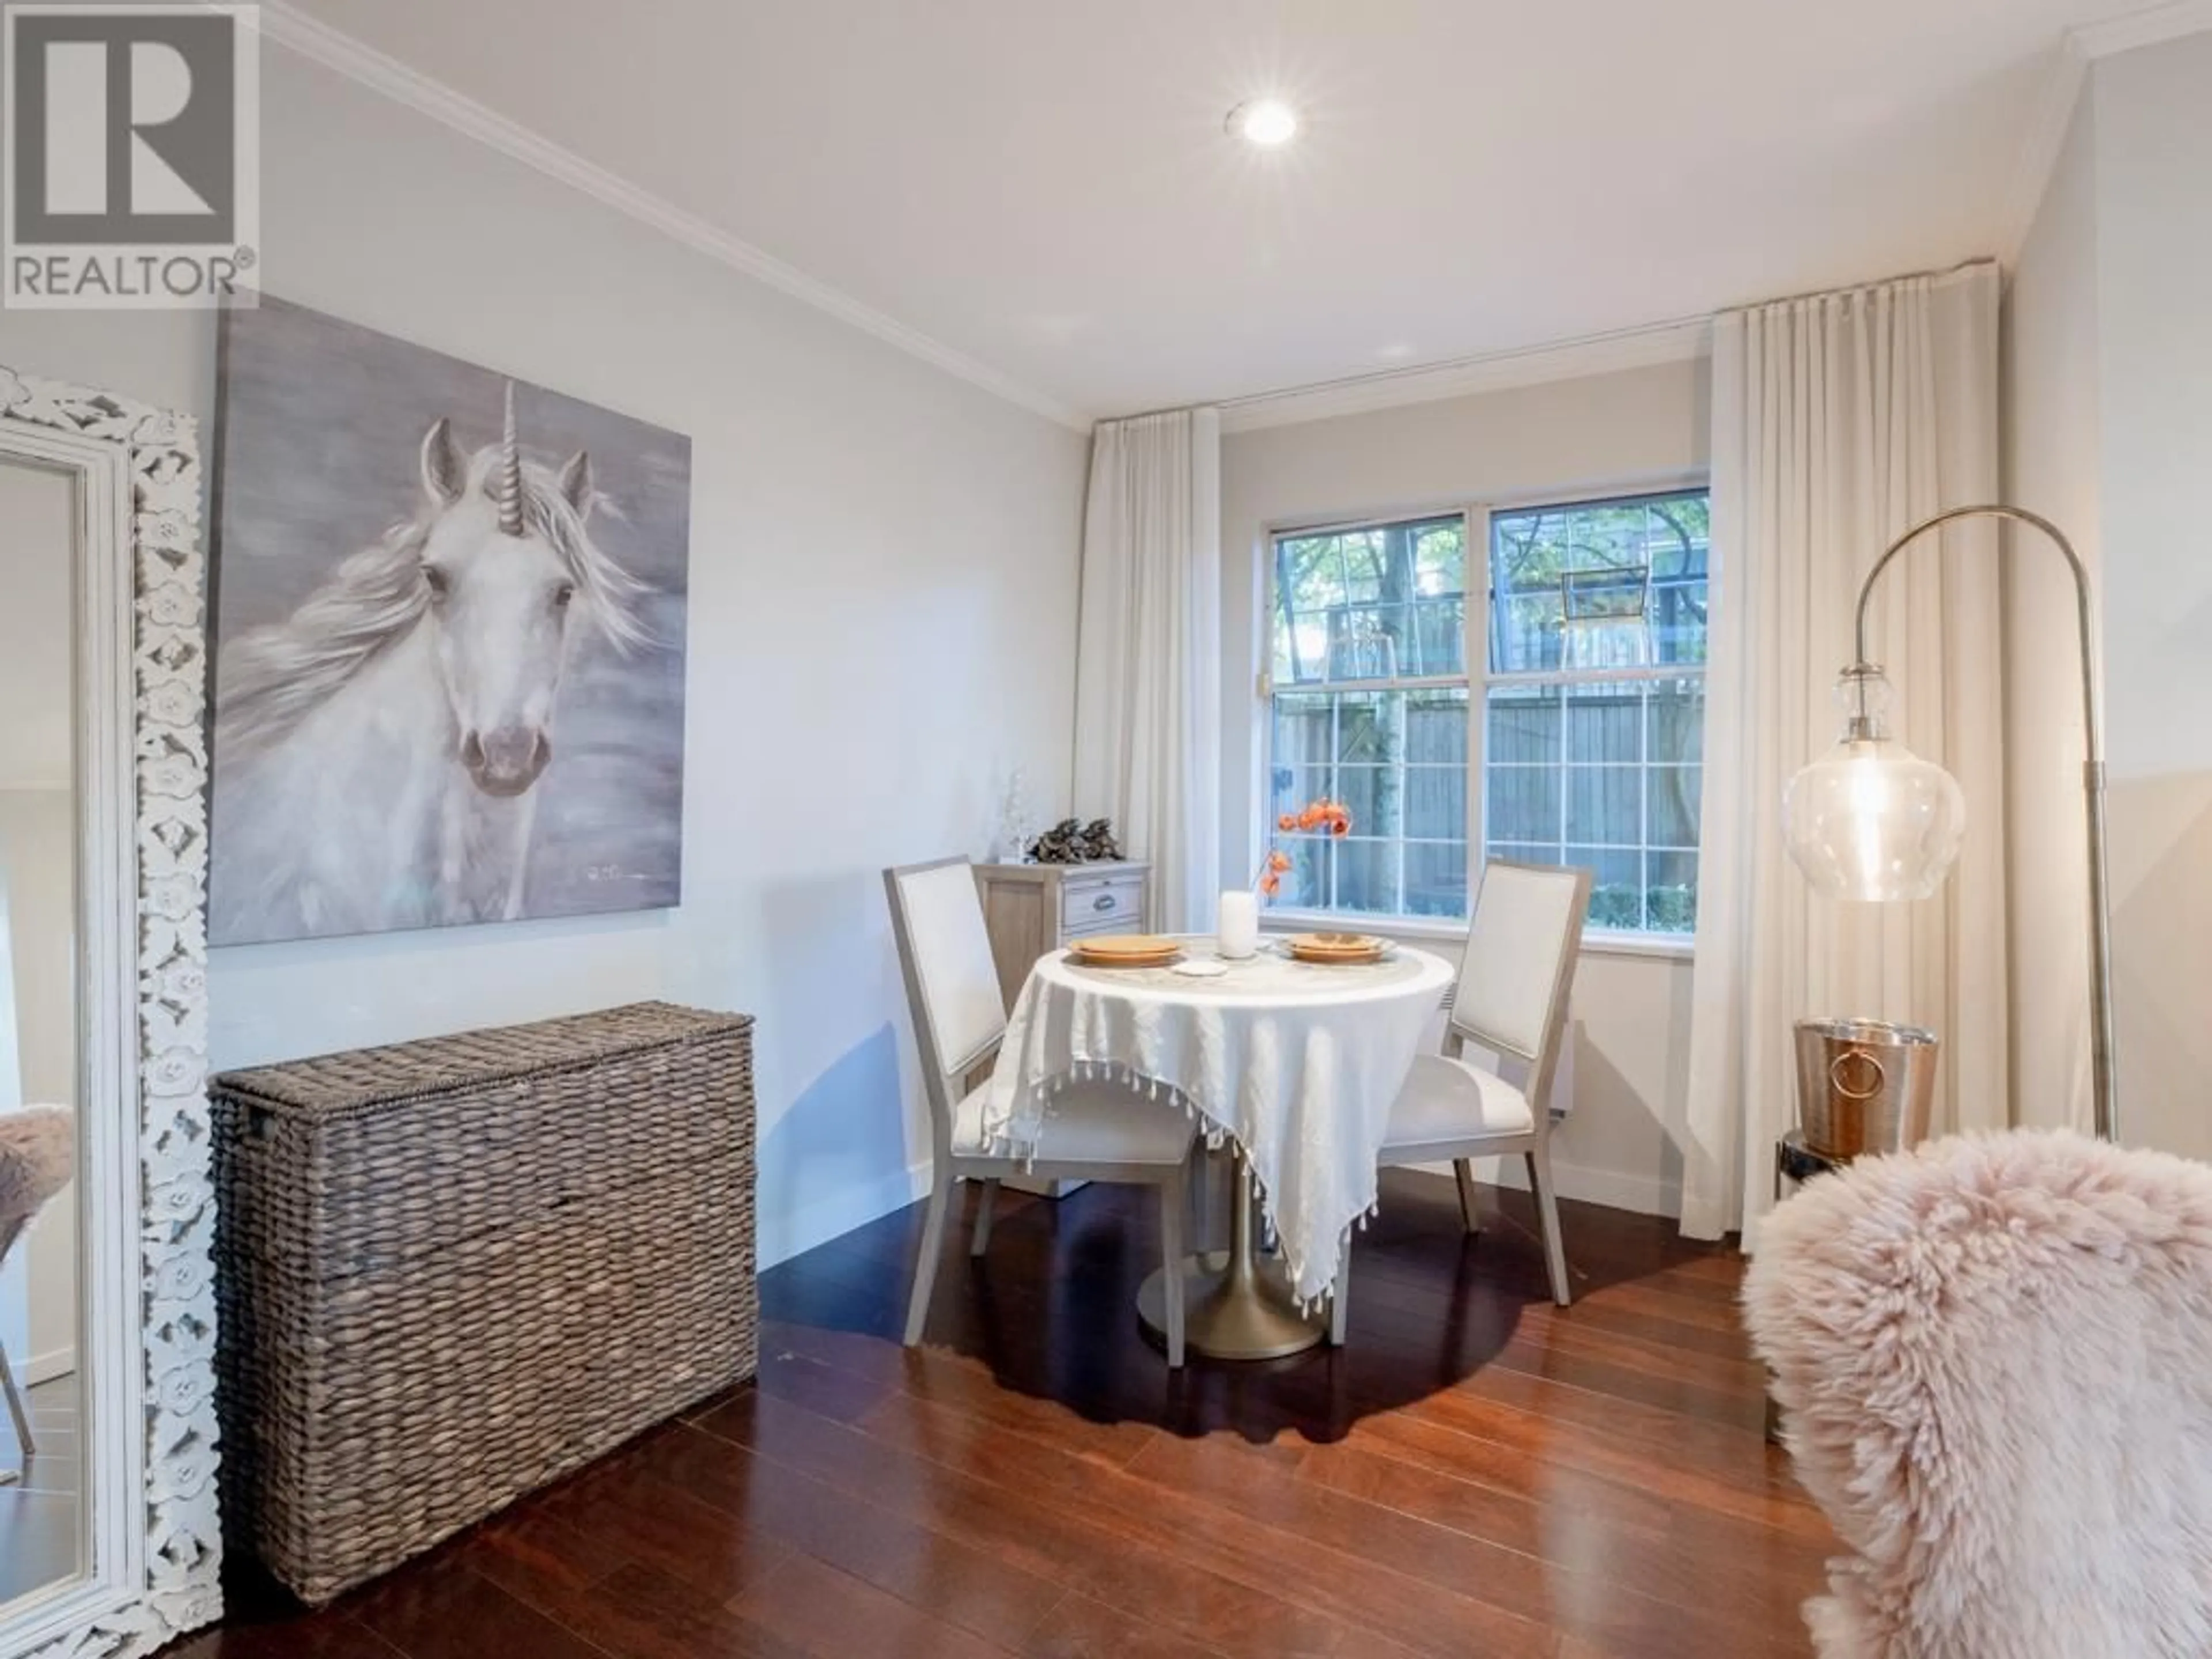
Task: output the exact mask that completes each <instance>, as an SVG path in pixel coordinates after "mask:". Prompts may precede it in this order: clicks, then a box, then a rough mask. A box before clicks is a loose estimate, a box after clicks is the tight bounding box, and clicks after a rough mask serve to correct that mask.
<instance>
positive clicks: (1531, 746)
mask: <svg viewBox="0 0 2212 1659" xmlns="http://www.w3.org/2000/svg"><path fill="white" fill-rule="evenodd" d="M1710 542H1711V538H1710V518H1709V512H1708V507H1707V501H1706V495H1705V491H1704V490H1703V489H1685V490H1676V491H1671V492H1668V493H1667V494H1664V495H1639V496H1633V497H1624V498H1620V499H1614V500H1607V501H1572V502H1565V503H1561V504H1559V505H1556V506H1531V507H1510V508H1498V509H1495V510H1480V509H1478V510H1473V511H1468V512H1455V513H1437V514H1430V515H1426V516H1424V517H1419V518H1407V519H1398V520H1376V521H1373V522H1369V523H1362V524H1356V525H1351V526H1328V527H1323V528H1317V529H1312V530H1293V531H1284V532H1279V533H1277V534H1276V535H1275V536H1273V538H1271V547H1270V555H1271V568H1270V571H1269V596H1270V597H1269V613H1270V623H1271V627H1270V636H1271V641H1272V659H1271V662H1270V665H1269V671H1268V675H1267V743H1268V764H1267V800H1266V806H1267V819H1266V828H1267V834H1268V836H1269V838H1270V840H1271V841H1273V842H1275V843H1276V844H1279V845H1281V846H1282V847H1283V848H1284V849H1285V851H1287V852H1289V853H1291V855H1292V862H1291V870H1290V871H1289V872H1286V873H1285V877H1284V886H1283V890H1282V892H1281V894H1280V895H1279V897H1278V899H1277V901H1276V902H1278V903H1279V904H1280V905H1282V906H1285V907H1287V908H1295V909H1300V910H1311V911H1321V912H1337V913H1345V914H1350V915H1366V916H1371V917H1389V916H1416V917H1420V916H1425V917H1462V916H1464V915H1466V914H1467V896H1468V876H1469V872H1470V870H1471V868H1472V866H1473V864H1474V861H1475V860H1474V859H1473V858H1472V857H1471V856H1470V840H1469V829H1470V824H1471V823H1472V824H1473V826H1474V832H1475V833H1474V845H1475V846H1476V847H1478V848H1481V849H1484V850H1486V853H1487V854H1489V855H1490V856H1494V857H1498V858H1510V859H1518V860H1523V861H1526V862H1530V863H1541V864H1569V865H1577V866H1586V867H1588V868H1589V869H1590V870H1591V871H1592V872H1594V874H1595V881H1594V882H1593V884H1592V893H1591V901H1590V922H1591V925H1592V926H1593V927H1600V928H1607V929H1613V930H1619V931H1625V932H1635V933H1657V934H1667V933H1688V932H1690V931H1692V929H1693V928H1694V927H1695V925H1696V917H1697V880H1698V876H1697V849H1698V798H1699V787H1700V781H1701V775H1702V774H1701V767H1702V762H1703V748H1702V738H1703V728H1704V720H1705V573H1706V564H1707V558H1708V554H1709V550H1710ZM1470 551H1472V552H1473V553H1474V556H1475V559H1476V561H1477V562H1476V564H1475V566H1474V574H1476V575H1478V576H1480V577H1481V578H1482V579H1483V580H1482V582H1481V585H1480V586H1479V587H1478V588H1477V589H1476V592H1477V593H1478V594H1479V595H1480V599H1479V602H1478V603H1477V604H1476V605H1474V606H1472V607H1470V606H1469V605H1468V574H1469V570H1468V556H1469V553H1470ZM1470 662H1472V663H1474V665H1475V671H1474V674H1473V675H1470V673H1469V664H1470ZM1475 710H1479V711H1480V716H1479V718H1480V729H1479V730H1477V729H1476V728H1475V725H1474V719H1473V718H1471V715H1472V714H1473V711H1475ZM1321 796H1328V797H1329V798H1331V799H1337V800H1340V801H1342V802H1344V803H1345V805H1346V806H1347V807H1349V808H1350V810H1351V813H1352V833H1351V834H1350V835H1348V836H1343V837H1340V838H1332V837H1329V836H1326V835H1319V836H1302V835H1297V834H1291V835H1287V836H1285V835H1280V834H1278V833H1277V832H1276V831H1275V829H1274V825H1275V823H1276V822H1277V820H1278V819H1279V817H1280V816H1281V815H1282V814H1284V813H1286V812H1288V813H1295V812H1296V811H1297V810H1298V809H1299V808H1300V807H1301V806H1303V805H1304V804H1305V803H1306V802H1308V801H1310V800H1312V799H1316V798H1318V797H1321ZM1470 803H1472V804H1473V805H1472V811H1470Z"/></svg>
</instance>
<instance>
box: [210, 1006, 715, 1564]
mask: <svg viewBox="0 0 2212 1659" xmlns="http://www.w3.org/2000/svg"><path fill="white" fill-rule="evenodd" d="M751 1025H752V1022H751V1020H750V1018H746V1017H744V1016H741V1015H729V1014H711V1013H704V1012H698V1011H696V1010H691V1009H684V1008H677V1007H672V1006H668V1005H666V1004H661V1003H641V1004H637V1005H635V1006H630V1007H626V1008H617V1009H611V1010H608V1011H606V1012H603V1013H595V1014H586V1015H580V1016H578V1017H576V1018H569V1019H558V1020H547V1021H544V1022H541V1023H539V1024H532V1025H517V1026H509V1027H506V1028H504V1029H501V1030H486V1031H472V1032H466V1033H464V1034H462V1035H460V1036H450V1037H437V1038H432V1039H429V1040H427V1041H424V1042H410V1043H402V1044H398V1045H396V1046H394V1047H392V1048H372V1049H362V1050H359V1051H356V1052H353V1053H349V1054H331V1055H325V1056H323V1057H321V1058H319V1059H314V1060H299V1061H295V1062H293V1063H290V1064H287V1065H283V1066H267V1067H263V1068H261V1069H258V1070H255V1071H250V1072H238V1073H229V1074H228V1075H226V1076H223V1077H222V1078H219V1079H216V1086H215V1091H214V1104H215V1115H216V1169H217V1178H218V1184H219V1195H220V1211H219V1214H220V1219H221V1243H220V1249H219V1265H220V1268H221V1273H220V1279H219V1285H218V1294H219V1304H220V1316H221V1321H222V1389H223V1419H224V1466H225V1467H224V1474H225V1492H224V1495H225V1500H226V1501H225V1507H226V1509H227V1510H229V1511H230V1513H231V1516H232V1517H233V1525H232V1531H233V1533H234V1536H235V1537H236V1538H237V1540H238V1541H239V1542H240V1543H241V1544H244V1545H246V1546H247V1547H251V1548H252V1549H253V1550H254V1551H255V1552H256V1553H258V1554H259V1555H260V1557H261V1558H262V1559H263V1561H264V1563H265V1564H266V1565H268V1567H269V1568H270V1571H272V1572H274V1573H275V1574H276V1577H279V1578H280V1579H282V1580H283V1582H284V1583H287V1584H288V1585H289V1586H290V1587H291V1588H292V1589H294V1590H295V1592H296V1593H297V1594H298V1595H300V1596H301V1598H302V1599H303V1600H305V1601H308V1602H310V1603H313V1604H318V1605H319V1604H320V1603H322V1602H325V1601H329V1600H330V1599H331V1598H332V1597H333V1596H336V1595H338V1594H339V1593H340V1592H341V1591H343V1590H344V1589H348V1588H349V1587H350V1586H352V1585H354V1584H356V1583H361V1582H362V1580H364V1579H367V1578H370V1577H374V1576H375V1575H376V1574H378V1573H380V1572H382V1571H386V1570H387V1569H389V1568H391V1567H392V1566H395V1565H398V1563H399V1562H401V1561H402V1560H404V1559H406V1558H408V1557H409V1556H410V1555H414V1554H416V1553H419V1552H420V1551H422V1550H424V1549H427V1548H428V1547H430V1546H431V1545H432V1544H435V1543H436V1542H437V1541H439V1540H440V1539H441V1538H444V1537H447V1536H448V1535H449V1534H453V1533H454V1532H456V1531H459V1529H460V1528H463V1527H465V1526H468V1525H470V1524H471V1523H472V1522H476V1521H478V1520H481V1519H482V1518H483V1516H486V1515H489V1514H490V1513H492V1512H493V1511H494V1510H497V1509H499V1508H500V1507H501V1506H502V1505H504V1504H507V1503H509V1502H511V1501H513V1499H514V1498H518V1497H520V1496H521V1495H522V1494H523V1493H525V1492H529V1491H532V1489H534V1488H536V1487H538V1486H543V1485H544V1484H545V1483H546V1482H547V1481H549V1480H553V1479H555V1478H556V1477H557V1476H559V1475H561V1474H563V1473H565V1472H567V1471H568V1470H569V1469H572V1468H576V1467H577V1466H579V1465H580V1464H582V1463H585V1462H589V1461H590V1460H591V1459H592V1458H594V1457H597V1456H599V1455H601V1454H602V1453H604V1452H605V1451H607V1450H608V1449H611V1448H612V1447H613V1446H615V1445H617V1444H618V1443H621V1442H622V1441H623V1440H625V1439H627V1438H629V1437H630V1436H632V1435H634V1434H635V1433H637V1432H638V1431H640V1430H642V1429H644V1428H647V1427H648V1426H650V1425H653V1424H654V1423H657V1422H659V1421H661V1420H662V1419H665V1418H667V1417H669V1416H671V1415H673V1414H674V1413H677V1412H678V1411H680V1410H682V1409H683V1408H684V1407H686V1406H688V1405H690V1404H691V1403H692V1402H693V1401H696V1400H698V1399H699V1398H701V1397H702V1396H703V1395H708V1394H712V1393H714V1391H715V1390H717V1389H723V1388H726V1387H728V1386H730V1385H731V1384H732V1383H737V1382H738V1381H740V1380H742V1379H743V1378H744V1377H746V1376H750V1375H751V1374H752V1371H753V1368H754V1363H755V1357H756V1350H757V1329H758V1322H759V1311H758V1299H757V1291H756V1288H755V1284H754V1274H753V1173H754V1165H753V1110H754V1103H753V1084H752V1040H751Z"/></svg>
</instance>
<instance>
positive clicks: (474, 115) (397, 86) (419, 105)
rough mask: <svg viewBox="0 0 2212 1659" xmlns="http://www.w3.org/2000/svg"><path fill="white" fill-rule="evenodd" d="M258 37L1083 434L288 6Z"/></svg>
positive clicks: (1027, 392)
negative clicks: (274, 42)
mask: <svg viewBox="0 0 2212 1659" xmlns="http://www.w3.org/2000/svg"><path fill="white" fill-rule="evenodd" d="M260 12H261V32H262V33H264V35H266V36H267V37H268V38H269V39H270V40H275V41H276V42H277V43H278V44H279V45H281V46H284V47H286V48H288V49H289V50H290V51H292V52H297V53H299V54H300V55H301V57H303V58H310V59H312V60H313V61H314V62H316V63H318V64H321V65H323V67H324V68H325V69H329V70H336V71H337V73H338V74H340V75H343V76H345V77H346V78H347V79H348V80H350V81H353V82H357V83H359V84H360V85H362V86H364V87H367V88H369V89H370V90H372V91H374V92H378V93H381V94H383V95H384V96H385V97H386V98H389V99H391V100H392V101H393V102H395V103H398V104H404V106H407V107H408V108H410V109H411V110H414V111H415V112H417V113H418V114H422V115H426V116H428V117H429V118H431V119H432V120H435V121H437V122H440V123H441V124H442V125H446V126H448V127H451V128H452V129H453V131H456V132H459V133H460V134H462V135H463V136H465V137H469V138H473V139H475V140H476V141H477V143H481V144H483V145H486V146H487V147H489V148H490V149H495V150H498V151H499V152H500V153H501V154H502V155H507V156H510V157H512V158H513V160H515V161H521V162H523V163H525V164H526V165H527V166H529V167H535V168H536V169H537V170H538V172H540V173H544V174H545V175H546V176H547V177H549V178H551V179H558V180H559V181H560V182H561V183H562V184H564V185H568V186H569V187H570V188H571V189H574V190H578V191H582V192H583V193H584V194H585V195H586V196H589V197H592V198H593V199H594V200H596V201H599V202H601V203H604V204H605V205H607V206H609V207H611V208H613V209H615V210H617V211H618V212H620V213H623V214H626V215H628V216H629V217H630V218H632V219H635V220H636V221H637V222H639V223H640V224H642V225H646V226H648V227H650V228H652V229H653V230H656V231H659V233H660V234H662V235H664V236H666V237H668V238H670V239H671V240H674V241H678V242H681V243H682V244H684V246H686V247H689V248H691V249H693V250H694V251H696V252H700V253H703V254H705V255H706V256H707V257H708V258H710V259H715V260H718V261H720V263H721V264H725V265H727V266H729V267H730V269H732V270H736V271H738V272H741V273H743V274H744V275H745V276H750V277H752V278H753V279H754V280H755V281H757V282H762V283H767V284H768V285H769V287H770V288H773V289H777V290H779V291H780V292H781V293H784V294H787V295H790V296H791V297H792V298H793V299H795V300H798V301H802V302H803V303H805V304H806V305H810V306H812V307H814V308H815V309H817V311H823V312H826V313H829V315H830V316H832V317H835V318H836V319H838V321H840V322H842V323H845V324H848V325H850V326H852V327H854V328H857V329H859V330H860V331H861V332H862V333H864V334H870V335H872V336H874V337H876V338H877V339H878V340H881V341H883V342H884V343H885V344H887V345H891V346H895V347H896V348H897V349H899V350H901V351H903V352H905V353H907V354H908V356H914V357H918V358H920V359H921V361H922V362H926V363H927V364H929V365H930V366H931V367H932V368H938V369H941V370H943V371H944V372H945V374H951V375H954V376H956V377H957V378H958V379H960V380H965V381H967V382H968V383H969V385H971V386H980V387H981V388H982V389H983V390H984V391H986V392H990V393H992V394H993V395H994V396H995V397H999V398H1004V399H1005V400H1006V401H1007V402H1008V403H1012V404H1018V405H1020V406H1021V407H1022V408H1024V409H1026V410H1030V411H1031V412H1032V413H1034V414H1037V415H1042V416H1044V417H1045V418H1046V419H1048V420H1050V421H1055V422H1059V423H1060V425H1062V426H1065V427H1069V428H1073V429H1074V430H1076V431H1078V432H1088V431H1090V430H1091V419H1090V417H1089V416H1086V415H1084V414H1082V413H1080V412H1079V411H1078V410H1074V409H1072V408H1070V407H1069V406H1068V405H1067V404H1063V403H1061V402H1060V401H1059V400H1058V399H1056V398H1051V397H1048V396H1047V395H1046V394H1044V393H1043V392H1037V391H1036V390H1034V389H1032V388H1030V387H1029V386H1024V385H1022V384H1021V383H1020V382H1019V381H1017V380H1012V379H1010V378H1009V377H1007V376H1006V375H1005V374H1000V372H999V371H998V370H997V369H995V368H991V367H990V366H989V365H988V364H986V363H982V362H977V361H976V360H975V358H973V357H970V356H968V355H967V354H966V353H964V352H962V351H958V350H956V349H953V348H952V347H951V346H949V345H946V344H945V343H943V342H942V341H939V340H935V339H933V338H931V337H929V336H928V335H927V334H924V333H922V332H921V331H919V330H916V329H913V328H909V327H908V326H907V325H905V324H904V323H902V322H900V321H899V320H898V319H896V318H895V317H890V316H887V315H886V314H884V313H883V312H880V311H878V310H876V309H875V308H874V307H872V306H868V305H865V304H863V303H862V302H861V301H858V300H856V299H854V298H853V297H852V295H848V294H846V293H843V292H842V291H841V290H839V289H834V288H832V287H830V286H829V284H828V283H823V282H819V281H817V280H816V279H815V278H814V277H812V276H808V275H807V274H806V273H805V271H803V270H799V269H797V268H796V267H795V266H793V265H789V264H785V263H784V262H783V261H782V260H781V259H779V258H776V257H775V255H773V254H771V253H768V252H763V250H761V249H760V248H757V247H755V246H753V245H752V244H751V243H750V242H748V241H746V240H744V239H743V238H741V237H738V236H733V235H732V234H729V233H728V232H727V231H726V230H723V229H721V228H719V227H717V226H714V225H712V224H709V223H708V222H707V221H706V220H704V219H702V218H701V217H700V216H698V215H696V214H695V213H691V212H690V211H688V210H685V209H683V208H680V207H678V206H677V205H676V204H674V203H672V202H669V201H666V200H665V199H663V198H662V197H658V196H655V195H653V193H652V192H651V191H647V190H643V189H641V188H640V187H639V186H637V185H634V184H632V183H630V182H629V180H628V179H623V178H622V177H620V176H619V175H617V174H616V173H611V172H609V171H608V170H607V169H606V168H605V167H600V166H599V165H598V164H597V163H596V162H592V161H586V160H585V159H584V158H583V157H582V156H580V155H577V154H576V153H575V152H574V151H573V150H569V149H562V147H561V146H560V145H558V144H556V143H553V142H552V140H550V139H549V138H546V137H543V136H541V135H540V134H538V133H536V132H533V131H531V130H530V129H529V128H527V127H526V126H524V125H521V124H520V122H516V121H513V120H510V119H508V118H507V117H506V116H504V115H501V114H499V113H498V112H496V111H494V110H491V109H489V108H487V107H486V106H484V105H483V104H480V103H478V102H477V100H474V99H472V98H470V97H468V96H466V95H465V94H462V93H459V92H457V91H455V90H454V89H453V88H451V87H449V86H447V85H446V84H445V83H444V82H440V81H436V80H434V79H432V78H431V77H430V76H427V75H425V74H423V73H422V71H421V70H416V69H414V68H412V67H410V65H408V64H403V63H401V62H400V61H399V60H398V58H392V57H390V56H387V55H386V53H384V52H379V51H377V50H376V49H375V48H374V46H368V45H367V44H366V43H364V42H362V41H360V40H356V39H355V38H354V37H353V36H351V35H349V34H347V33H344V32H343V31H342V30H339V29H335V28H332V27H331V26H330V25H329V24H327V23H325V22H322V21H319V20H318V19H316V18H313V17H310V16H308V15H307V14H305V13H304V12H302V11H301V10H299V9H297V8H296V7H295V6H293V5H291V4H289V3H288V0H261V5H260Z"/></svg>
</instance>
